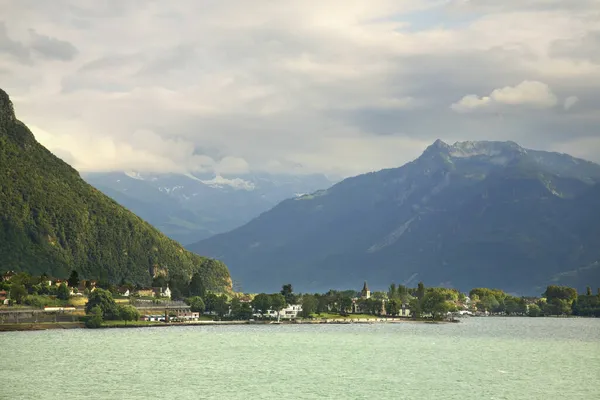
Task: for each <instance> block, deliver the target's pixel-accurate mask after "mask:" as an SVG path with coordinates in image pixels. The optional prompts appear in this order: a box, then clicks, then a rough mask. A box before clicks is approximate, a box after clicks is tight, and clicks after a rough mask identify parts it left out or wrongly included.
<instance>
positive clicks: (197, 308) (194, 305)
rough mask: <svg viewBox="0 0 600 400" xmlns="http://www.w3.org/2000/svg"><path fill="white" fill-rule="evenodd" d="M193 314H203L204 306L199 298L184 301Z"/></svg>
mask: <svg viewBox="0 0 600 400" xmlns="http://www.w3.org/2000/svg"><path fill="white" fill-rule="evenodd" d="M185 302H186V303H187V305H188V306H190V309H191V310H192V311H193V312H198V313H203V312H204V309H205V306H204V300H202V297H200V296H194V297H189V298H188V299H186V301H185Z"/></svg>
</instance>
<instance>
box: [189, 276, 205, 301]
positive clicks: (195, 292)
mask: <svg viewBox="0 0 600 400" xmlns="http://www.w3.org/2000/svg"><path fill="white" fill-rule="evenodd" d="M189 292H190V296H200V297H204V296H205V295H206V287H205V286H204V282H203V280H202V275H201V274H200V273H198V272H196V273H195V274H194V275H192V280H191V281H190V288H189Z"/></svg>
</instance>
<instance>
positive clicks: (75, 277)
mask: <svg viewBox="0 0 600 400" xmlns="http://www.w3.org/2000/svg"><path fill="white" fill-rule="evenodd" d="M67 282H68V283H69V286H70V287H72V288H76V287H77V286H79V274H78V273H77V271H75V270H73V271H71V275H70V276H69V279H68V280H67Z"/></svg>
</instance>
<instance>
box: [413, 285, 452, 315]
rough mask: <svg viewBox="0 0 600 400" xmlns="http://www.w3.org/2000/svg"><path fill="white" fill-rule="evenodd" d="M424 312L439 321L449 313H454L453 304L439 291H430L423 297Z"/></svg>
mask: <svg viewBox="0 0 600 400" xmlns="http://www.w3.org/2000/svg"><path fill="white" fill-rule="evenodd" d="M421 307H422V310H423V312H425V313H431V315H432V316H433V319H439V318H441V317H442V316H443V315H445V314H446V313H448V312H449V311H453V308H454V307H453V304H452V303H450V302H449V301H448V300H447V299H446V296H444V294H443V293H442V292H439V291H429V292H427V293H426V294H425V297H423V302H422V306H421Z"/></svg>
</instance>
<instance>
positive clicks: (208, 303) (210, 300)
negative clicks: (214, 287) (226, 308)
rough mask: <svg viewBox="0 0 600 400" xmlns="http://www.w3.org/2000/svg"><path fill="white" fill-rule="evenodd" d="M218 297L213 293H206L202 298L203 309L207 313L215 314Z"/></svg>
mask: <svg viewBox="0 0 600 400" xmlns="http://www.w3.org/2000/svg"><path fill="white" fill-rule="evenodd" d="M218 301H219V296H217V295H216V294H214V293H207V294H206V296H204V309H205V310H206V312H208V313H212V312H216V311H217V306H218V304H217V303H218Z"/></svg>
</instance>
